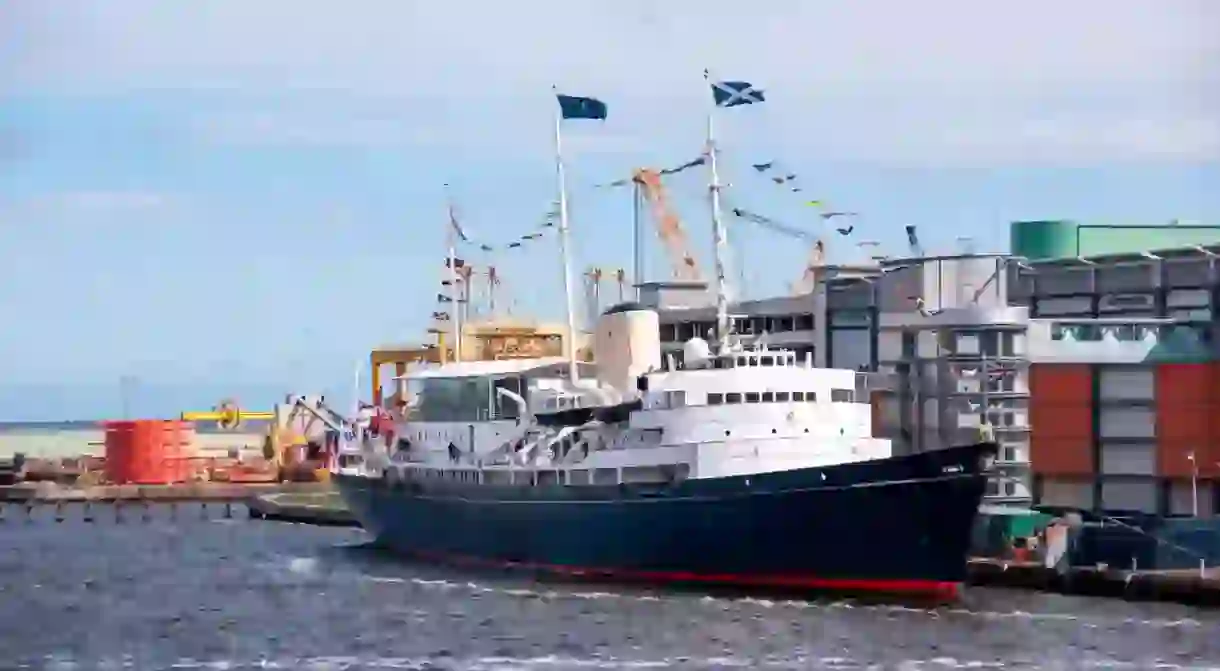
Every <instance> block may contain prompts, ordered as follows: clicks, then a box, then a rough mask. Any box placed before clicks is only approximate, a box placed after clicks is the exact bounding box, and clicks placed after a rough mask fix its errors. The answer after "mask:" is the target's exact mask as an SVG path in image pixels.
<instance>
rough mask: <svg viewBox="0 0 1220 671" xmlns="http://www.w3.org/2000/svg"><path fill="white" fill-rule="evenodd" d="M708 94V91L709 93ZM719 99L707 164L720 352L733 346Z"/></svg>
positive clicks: (711, 115)
mask: <svg viewBox="0 0 1220 671" xmlns="http://www.w3.org/2000/svg"><path fill="white" fill-rule="evenodd" d="M703 78H704V80H706V82H707V84H708V86H712V85H713V84H712V75H711V73H710V72H709V71H708V70H704V71H703ZM705 95H706V93H705ZM715 114H716V100H715V96H713V97H712V105H711V107H709V108H708V111H707V164H708V169H709V171H710V172H711V185H710V187H709V189H710V191H711V196H712V199H711V202H712V235H713V236H714V238H715V248H714V251H715V254H714V258H715V262H716V284H715V288H716V343H717V347H718V349H719V351H721V352H725V351H727V350H728V346H729V297H728V282H727V280H726V277H725V269H724V256H725V255H726V254H727V253H728V244H729V242H728V237H727V235H726V234H725V230H724V221H723V219H722V216H721V206H720V172H719V170H718V167H717V164H716V127H715V120H714V119H715Z"/></svg>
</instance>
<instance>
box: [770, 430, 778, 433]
mask: <svg viewBox="0 0 1220 671" xmlns="http://www.w3.org/2000/svg"><path fill="white" fill-rule="evenodd" d="M771 433H779V431H776V430H775V429H771Z"/></svg>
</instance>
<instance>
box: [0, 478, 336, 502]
mask: <svg viewBox="0 0 1220 671" xmlns="http://www.w3.org/2000/svg"><path fill="white" fill-rule="evenodd" d="M328 490H329V485H327V484H325V483H316V482H284V483H251V484H243V483H233V482H201V483H189V484H177V485H92V486H85V487H75V486H61V485H56V484H54V483H27V484H20V485H4V486H0V505H2V504H21V505H31V506H37V505H48V504H50V505H54V504H63V503H126V502H144V503H247V502H249V501H250V500H251V499H254V498H255V497H258V496H260V495H263V494H277V493H289V492H295V493H310V492H321V491H328Z"/></svg>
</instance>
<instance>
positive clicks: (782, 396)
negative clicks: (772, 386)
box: [775, 391, 788, 403]
mask: <svg viewBox="0 0 1220 671" xmlns="http://www.w3.org/2000/svg"><path fill="white" fill-rule="evenodd" d="M775 402H776V403H787V402H788V392H786V391H777V392H775Z"/></svg>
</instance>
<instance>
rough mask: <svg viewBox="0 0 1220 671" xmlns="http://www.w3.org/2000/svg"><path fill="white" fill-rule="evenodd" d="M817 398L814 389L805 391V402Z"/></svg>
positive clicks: (813, 401)
mask: <svg viewBox="0 0 1220 671" xmlns="http://www.w3.org/2000/svg"><path fill="white" fill-rule="evenodd" d="M817 400H818V394H817V392H815V391H807V392H805V402H806V403H816V402H817Z"/></svg>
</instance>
